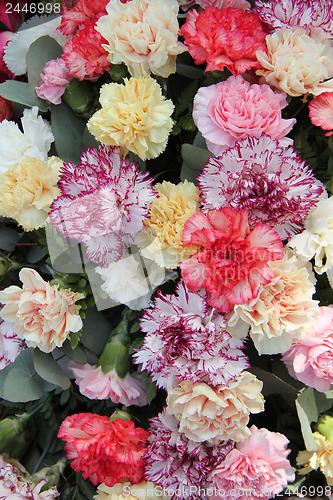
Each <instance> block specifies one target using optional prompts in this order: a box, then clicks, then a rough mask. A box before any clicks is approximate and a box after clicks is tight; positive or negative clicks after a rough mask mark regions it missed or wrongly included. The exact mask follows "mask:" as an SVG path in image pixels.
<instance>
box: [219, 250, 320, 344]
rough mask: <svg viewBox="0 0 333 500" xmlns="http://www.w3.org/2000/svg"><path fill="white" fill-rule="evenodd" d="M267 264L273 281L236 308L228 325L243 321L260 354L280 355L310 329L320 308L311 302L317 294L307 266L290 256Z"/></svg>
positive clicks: (261, 287)
mask: <svg viewBox="0 0 333 500" xmlns="http://www.w3.org/2000/svg"><path fill="white" fill-rule="evenodd" d="M268 264H269V266H270V268H271V269H272V271H273V273H274V278H273V279H272V280H271V281H270V282H269V283H267V284H266V285H261V286H260V288H259V293H258V295H257V297H256V298H254V299H252V300H249V301H247V302H245V303H244V304H240V305H236V306H235V308H234V312H233V313H232V315H231V316H230V319H229V325H231V326H235V325H236V324H237V321H238V320H239V319H242V320H243V321H245V322H246V323H248V324H249V325H251V329H250V337H251V338H252V340H253V343H254V345H255V347H256V349H257V351H258V352H259V354H279V353H284V352H286V351H287V350H288V349H289V348H290V347H291V344H292V343H293V342H295V341H297V340H298V339H300V338H302V337H303V336H304V335H305V334H306V333H307V332H308V331H309V330H310V329H311V328H312V326H313V325H314V323H315V319H314V316H315V315H316V314H317V313H318V312H319V306H318V302H317V301H315V300H312V296H313V294H314V293H315V291H316V290H315V287H314V284H315V279H314V276H313V273H312V271H311V265H310V264H309V263H307V264H305V263H304V262H303V261H300V260H299V259H298V258H297V257H296V256H295V255H292V254H291V252H290V253H287V255H286V256H285V257H284V258H283V259H282V260H277V261H273V262H268ZM235 335H236V336H237V329H236V328H235Z"/></svg>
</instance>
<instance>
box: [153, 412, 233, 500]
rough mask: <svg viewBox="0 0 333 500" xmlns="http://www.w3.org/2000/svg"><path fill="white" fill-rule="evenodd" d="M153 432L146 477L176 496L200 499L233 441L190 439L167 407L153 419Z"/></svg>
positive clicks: (176, 497) (171, 495)
mask: <svg viewBox="0 0 333 500" xmlns="http://www.w3.org/2000/svg"><path fill="white" fill-rule="evenodd" d="M149 432H150V436H149V437H148V447H147V450H146V454H145V479H146V480H147V481H152V482H154V483H155V484H156V485H159V486H160V487H161V488H165V491H166V493H167V494H168V495H170V497H171V498H172V499H178V498H179V499H183V498H191V500H200V499H201V498H202V497H201V494H200V488H202V489H204V488H205V487H206V486H207V478H208V474H209V473H210V472H211V471H212V469H213V468H214V467H216V465H217V464H218V463H220V462H221V461H222V460H224V458H225V456H226V454H227V453H228V452H229V451H230V450H231V448H232V446H233V444H232V442H231V441H226V442H222V443H221V444H220V445H218V446H208V445H207V444H206V443H196V442H194V441H191V440H189V439H187V437H186V436H185V434H184V433H181V432H179V422H178V421H177V420H176V418H175V417H174V416H173V415H168V413H166V411H165V410H164V411H163V412H162V413H160V414H159V415H158V416H157V417H156V418H152V419H150V425H149ZM193 490H195V491H196V493H193ZM189 494H190V496H189Z"/></svg>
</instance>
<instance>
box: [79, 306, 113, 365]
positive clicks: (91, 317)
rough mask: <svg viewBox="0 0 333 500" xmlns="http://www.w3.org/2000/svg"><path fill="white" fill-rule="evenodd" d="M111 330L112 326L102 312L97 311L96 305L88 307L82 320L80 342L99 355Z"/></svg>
mask: <svg viewBox="0 0 333 500" xmlns="http://www.w3.org/2000/svg"><path fill="white" fill-rule="evenodd" d="M111 330H112V327H111V325H110V323H109V322H108V320H107V319H106V317H105V316H104V314H103V313H101V312H99V311H97V309H96V307H90V308H89V309H88V310H87V316H86V319H85V320H84V322H83V329H82V338H81V342H82V344H83V345H84V346H85V347H87V349H89V350H90V351H92V352H93V353H95V354H96V355H97V356H100V355H101V354H102V352H103V349H104V347H105V344H106V342H107V341H108V339H109V335H110V333H111Z"/></svg>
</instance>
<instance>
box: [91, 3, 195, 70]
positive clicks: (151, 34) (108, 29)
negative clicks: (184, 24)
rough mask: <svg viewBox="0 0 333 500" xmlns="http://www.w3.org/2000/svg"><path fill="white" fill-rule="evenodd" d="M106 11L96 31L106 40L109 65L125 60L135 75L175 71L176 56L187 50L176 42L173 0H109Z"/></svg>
mask: <svg viewBox="0 0 333 500" xmlns="http://www.w3.org/2000/svg"><path fill="white" fill-rule="evenodd" d="M106 10H107V12H108V14H107V15H106V16H102V17H101V18H100V19H99V21H98V22H97V23H96V30H97V31H98V32H99V33H100V34H101V35H102V36H103V37H104V38H105V39H106V40H107V42H108V43H107V44H103V47H104V48H105V49H106V50H107V52H109V56H108V60H109V61H110V62H111V63H112V64H121V63H125V64H126V66H127V67H128V70H129V72H130V74H131V75H132V76H135V77H138V76H145V75H150V73H153V74H154V75H159V76H163V77H168V76H169V75H170V74H171V73H175V72H176V57H177V55H178V54H181V53H182V52H184V51H186V50H187V49H186V47H185V45H183V44H182V43H181V42H178V29H179V26H178V20H177V14H178V2H177V1H176V0H154V1H153V2H151V1H149V0H132V1H131V2H127V3H124V2H123V3H122V2H121V1H120V0H111V1H110V2H109V3H108V5H107V7H106Z"/></svg>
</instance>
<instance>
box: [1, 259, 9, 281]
mask: <svg viewBox="0 0 333 500" xmlns="http://www.w3.org/2000/svg"><path fill="white" fill-rule="evenodd" d="M10 266H11V263H10V262H7V261H6V260H5V259H3V258H2V257H0V277H2V276H4V275H5V274H6V273H7V271H8V269H9V268H10Z"/></svg>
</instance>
